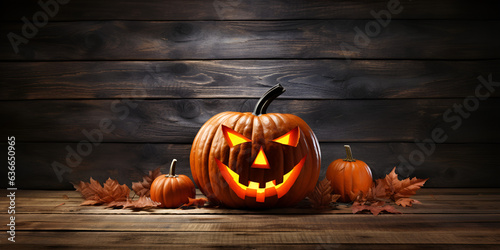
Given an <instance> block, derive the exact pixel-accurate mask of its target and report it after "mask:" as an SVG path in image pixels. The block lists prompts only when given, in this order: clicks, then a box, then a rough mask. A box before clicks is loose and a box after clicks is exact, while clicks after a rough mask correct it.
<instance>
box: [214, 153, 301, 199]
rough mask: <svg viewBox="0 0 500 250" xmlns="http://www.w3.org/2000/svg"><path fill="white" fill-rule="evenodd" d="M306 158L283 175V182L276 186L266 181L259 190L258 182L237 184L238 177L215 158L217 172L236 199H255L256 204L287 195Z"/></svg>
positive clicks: (273, 181)
mask: <svg viewBox="0 0 500 250" xmlns="http://www.w3.org/2000/svg"><path fill="white" fill-rule="evenodd" d="M306 157H307V155H306V156H304V158H302V160H300V162H299V163H297V165H295V167H293V169H292V170H290V172H288V173H286V174H285V175H283V182H282V183H280V184H278V185H276V181H275V180H272V181H268V182H266V185H265V188H259V186H260V184H259V183H258V182H253V181H249V182H248V186H245V185H243V184H241V183H240V182H239V180H240V175H239V174H237V173H236V172H234V171H233V170H231V169H230V168H229V167H228V166H226V165H224V163H222V162H221V161H219V160H218V159H217V158H215V161H216V162H217V166H218V167H219V171H220V172H221V174H222V177H224V180H226V182H227V184H228V185H229V187H231V189H232V190H233V191H234V192H235V193H236V195H237V196H238V197H240V198H241V199H245V197H246V196H248V197H255V200H256V201H257V202H264V201H265V200H266V197H272V196H275V195H277V196H278V199H279V198H281V197H282V196H283V195H285V194H286V193H288V191H289V190H290V188H291V187H292V186H293V184H294V183H295V181H296V180H297V178H298V177H299V174H300V171H301V170H302V167H303V166H304V163H305V161H306Z"/></svg>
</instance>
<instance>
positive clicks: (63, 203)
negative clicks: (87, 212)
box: [56, 202, 66, 207]
mask: <svg viewBox="0 0 500 250" xmlns="http://www.w3.org/2000/svg"><path fill="white" fill-rule="evenodd" d="M64 204H66V203H64V202H63V203H61V204H59V205H57V206H56V207H60V206H62V205H64Z"/></svg>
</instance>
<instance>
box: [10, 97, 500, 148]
mask: <svg viewBox="0 0 500 250" xmlns="http://www.w3.org/2000/svg"><path fill="white" fill-rule="evenodd" d="M256 101H257V100H256V99H222V100H218V99H169V100H129V99H121V100H44V101H37V100H34V101H7V102H0V116H1V117H8V118H9V119H7V120H6V121H4V122H3V125H2V126H3V128H4V129H2V130H1V131H0V135H1V136H2V137H6V136H10V135H15V136H16V140H17V141H29V142H34V141H40V142H51V141H56V142H79V141H81V140H87V137H88V136H86V135H85V133H93V132H92V131H95V132H97V131H98V130H100V131H101V134H102V135H103V139H102V140H103V141H105V142H170V143H192V140H193V139H194V137H195V135H196V133H197V132H198V130H199V129H200V127H201V126H202V125H203V124H204V123H205V122H206V121H207V120H208V119H209V118H210V117H212V116H214V115H215V114H217V113H220V112H224V111H239V112H250V111H252V110H253V107H254V105H255V103H256ZM463 103H464V99H398V100H280V99H278V100H276V101H274V102H273V103H272V104H271V106H270V107H269V109H268V112H269V113H273V112H276V113H290V114H294V115H297V116H299V117H300V118H302V119H303V120H304V121H306V122H307V123H308V124H309V126H310V127H311V128H312V129H313V131H314V132H315V134H316V136H317V137H318V139H319V140H320V141H321V142H380V141H390V142H413V141H414V140H416V139H418V140H424V139H426V138H431V135H432V134H431V133H432V131H433V130H434V129H435V128H439V129H443V130H444V133H445V134H446V142H447V143H458V142H459V143H477V142H487V143H496V142H498V141H499V140H500V134H499V133H496V132H495V131H496V130H497V127H498V126H497V124H498V122H499V121H500V114H499V113H498V112H497V111H498V107H499V105H500V99H494V98H491V99H488V100H486V101H482V102H479V101H478V106H477V107H478V109H477V110H476V111H474V112H469V111H467V110H465V111H464V112H465V114H466V116H467V114H468V116H467V118H462V117H465V116H462V115H459V114H458V113H457V112H455V111H454V110H455V108H454V105H463ZM469 105H470V104H469ZM448 111H449V112H448ZM444 113H446V114H447V115H446V117H443V114H444ZM455 118H456V119H455ZM458 118H460V119H458Z"/></svg>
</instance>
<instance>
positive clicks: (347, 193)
mask: <svg viewBox="0 0 500 250" xmlns="http://www.w3.org/2000/svg"><path fill="white" fill-rule="evenodd" d="M344 147H345V150H346V153H347V158H346V159H337V160H335V161H333V162H332V163H330V165H329V166H328V169H327V171H326V178H327V179H328V180H329V181H330V182H331V185H332V188H333V192H334V193H336V194H340V199H339V200H340V201H342V202H350V201H353V200H354V199H356V196H357V195H358V194H359V192H363V193H364V194H366V193H367V192H368V190H369V189H370V188H371V186H372V183H373V178H372V172H371V170H370V167H368V165H366V163H364V162H363V161H360V160H356V159H354V158H352V152H351V147H350V146H349V145H345V146H344Z"/></svg>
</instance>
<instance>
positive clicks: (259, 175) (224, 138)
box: [190, 85, 321, 208]
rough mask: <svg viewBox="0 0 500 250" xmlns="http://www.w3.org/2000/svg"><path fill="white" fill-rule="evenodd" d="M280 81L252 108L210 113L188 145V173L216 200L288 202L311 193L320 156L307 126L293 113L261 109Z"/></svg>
mask: <svg viewBox="0 0 500 250" xmlns="http://www.w3.org/2000/svg"><path fill="white" fill-rule="evenodd" d="M283 92H284V89H283V87H281V86H280V85H276V86H275V87H273V88H272V89H271V90H269V91H268V92H267V93H266V94H264V96H263V97H262V98H261V99H260V100H259V101H258V102H257V105H256V107H255V110H254V112H252V113H250V112H245V113H241V112H222V113H219V114H217V115H215V116H213V117H212V118H210V119H209V120H208V121H207V122H206V123H205V124H204V125H203V126H202V127H201V128H200V131H199V132H198V134H197V135H196V137H195V139H194V141H193V145H192V147H191V155H190V163H191V174H192V175H193V179H194V181H195V183H196V185H197V186H198V188H199V189H200V190H201V191H202V192H203V194H204V195H205V196H207V198H208V199H209V200H210V202H213V203H215V204H221V205H224V206H227V207H233V208H268V207H287V206H292V205H294V204H297V203H298V202H299V201H301V200H302V199H304V197H306V195H307V194H308V193H310V192H311V191H312V190H313V189H314V187H315V185H316V182H317V180H318V177H319V172H320V166H321V156H320V150H319V143H318V140H317V138H316V136H315V135H314V133H313V131H312V130H311V128H310V127H309V126H308V125H307V123H306V122H304V121H303V120H302V119H300V118H299V117H297V116H295V115H292V114H283V113H270V114H266V109H267V106H269V104H270V103H271V101H272V100H273V99H274V98H276V97H277V96H278V95H280V94H281V93H283Z"/></svg>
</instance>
